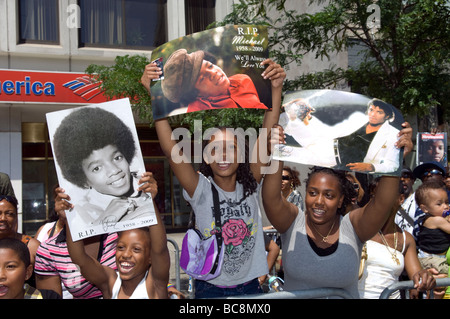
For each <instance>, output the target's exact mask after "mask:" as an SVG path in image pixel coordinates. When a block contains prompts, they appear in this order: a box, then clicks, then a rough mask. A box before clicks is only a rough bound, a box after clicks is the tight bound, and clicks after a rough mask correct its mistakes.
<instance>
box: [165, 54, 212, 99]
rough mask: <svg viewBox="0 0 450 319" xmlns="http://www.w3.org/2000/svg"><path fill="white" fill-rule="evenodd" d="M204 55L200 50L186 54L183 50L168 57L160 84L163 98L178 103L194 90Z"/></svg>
mask: <svg viewBox="0 0 450 319" xmlns="http://www.w3.org/2000/svg"><path fill="white" fill-rule="evenodd" d="M204 55H205V54H204V52H203V51H201V50H199V51H195V52H192V53H189V54H188V53H187V51H186V50H185V49H179V50H176V51H175V52H173V53H172V54H171V55H170V56H169V58H168V59H167V62H166V63H165V65H164V80H162V82H161V88H162V91H163V93H164V96H165V97H166V98H167V99H168V100H169V101H171V102H173V103H179V102H180V100H181V98H182V97H183V95H184V94H186V93H188V92H191V91H192V90H193V89H194V88H195V83H196V82H197V79H198V76H199V74H200V70H201V68H202V63H203V58H204Z"/></svg>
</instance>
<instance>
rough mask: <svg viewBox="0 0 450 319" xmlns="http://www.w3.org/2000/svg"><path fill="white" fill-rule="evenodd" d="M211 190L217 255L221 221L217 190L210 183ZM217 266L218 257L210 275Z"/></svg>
mask: <svg viewBox="0 0 450 319" xmlns="http://www.w3.org/2000/svg"><path fill="white" fill-rule="evenodd" d="M211 190H212V193H213V201H214V219H215V225H216V233H215V234H216V239H217V246H218V251H219V254H220V252H221V251H222V241H223V240H222V221H221V220H220V206H219V193H218V192H217V189H216V188H215V187H214V185H213V184H212V183H211ZM218 265H219V255H218V256H217V258H216V261H215V262H214V266H213V268H212V270H211V273H214V272H215V271H216V269H217V266H218Z"/></svg>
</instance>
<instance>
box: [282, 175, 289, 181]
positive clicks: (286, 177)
mask: <svg viewBox="0 0 450 319" xmlns="http://www.w3.org/2000/svg"><path fill="white" fill-rule="evenodd" d="M281 180H283V181H289V180H291V177H290V176H287V175H283V176H281Z"/></svg>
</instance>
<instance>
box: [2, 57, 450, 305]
mask: <svg viewBox="0 0 450 319" xmlns="http://www.w3.org/2000/svg"><path fill="white" fill-rule="evenodd" d="M188 62H189V61H187V62H186V63H188ZM197 64H198V63H197ZM262 65H264V66H265V67H266V68H265V70H264V72H263V73H262V76H263V78H265V79H269V80H270V82H271V88H272V108H271V109H270V110H269V109H268V110H266V111H265V115H264V120H263V125H262V127H263V128H265V129H267V131H271V132H272V134H270V138H269V136H266V135H263V134H261V135H260V137H259V138H260V139H262V140H264V141H267V143H268V144H269V145H273V144H279V143H281V144H282V143H284V142H285V141H284V138H285V135H284V133H283V130H282V128H281V127H280V126H279V125H278V124H277V123H278V119H279V115H280V112H281V100H282V85H283V82H284V79H285V77H286V73H285V71H284V69H283V68H282V67H281V66H280V65H279V64H277V63H275V62H274V61H272V60H271V59H267V60H265V61H263V62H262ZM195 67H196V66H195V65H192V68H195ZM197 67H199V68H200V69H199V70H198V72H197V73H198V74H199V76H204V78H205V79H206V80H208V79H209V80H211V78H209V77H212V75H207V74H204V75H202V73H201V72H202V70H203V69H202V67H201V64H198V65H197ZM192 68H191V69H192ZM161 73H162V70H161V69H160V68H159V67H158V66H157V65H156V64H155V63H151V64H149V65H147V67H146V69H145V71H144V74H143V75H142V78H141V82H142V84H143V85H144V86H145V87H146V88H147V89H148V90H149V92H150V81H151V80H152V79H156V78H158V76H159V75H160V74H161ZM194 73H195V72H194ZM195 80H196V79H193V80H192V81H195ZM206 82H207V81H205V84H204V87H203V88H206V86H207V85H215V84H217V83H216V82H217V81H216V82H214V81H212V80H211V81H209V82H210V83H208V84H206ZM230 98H231V97H230ZM402 127H403V128H402V130H400V131H399V132H398V140H397V142H396V145H395V146H396V147H397V148H399V149H400V148H403V150H404V156H406V155H407V154H409V153H410V152H411V151H412V150H413V147H414V145H413V142H412V128H411V126H410V125H409V123H407V122H405V123H403V124H402ZM155 128H156V131H157V134H158V138H159V142H160V145H161V148H162V150H163V152H164V153H165V155H166V157H167V159H168V161H169V164H170V167H171V169H172V171H173V173H174V174H175V176H176V178H177V179H178V180H179V182H180V184H181V185H182V187H183V196H184V198H185V199H186V201H187V202H188V203H189V205H190V206H191V207H192V209H193V211H194V212H195V225H196V227H197V229H198V230H199V232H200V233H201V234H203V236H205V237H209V236H211V235H212V234H214V233H215V232H217V231H221V233H222V238H223V243H224V249H225V252H224V258H223V265H222V267H221V273H220V275H219V276H217V277H215V278H213V279H211V280H195V289H194V291H195V298H216V297H219V298H220V297H227V296H236V295H242V296H244V298H245V295H248V294H260V293H264V292H263V289H262V286H263V284H264V282H266V281H267V280H269V277H270V276H271V275H270V273H271V269H272V267H273V265H274V264H275V263H276V261H277V257H278V256H279V255H281V256H282V262H281V268H282V272H281V274H282V275H280V276H281V277H282V279H283V281H284V290H287V291H296V290H306V289H315V288H339V289H341V290H342V291H344V292H345V293H346V294H347V295H349V296H351V297H352V298H355V299H359V298H379V297H380V294H381V292H382V291H383V290H384V288H386V287H388V286H390V285H392V284H393V283H395V282H397V281H398V280H401V279H402V278H403V279H404V278H409V279H410V280H412V281H413V282H414V285H415V286H414V289H413V290H411V291H410V292H409V294H408V295H407V296H405V295H402V294H401V293H400V292H399V293H396V294H393V295H392V297H393V298H424V296H425V292H426V291H430V290H433V289H435V285H436V279H435V278H438V277H443V276H445V277H446V276H448V271H449V270H448V268H449V267H448V259H450V256H449V254H447V251H448V248H449V246H450V222H449V218H450V217H449V203H448V194H449V192H450V177H449V174H448V171H447V170H446V168H444V167H442V165H441V164H440V163H435V162H427V163H424V164H421V165H419V166H417V167H415V168H414V170H410V169H408V168H404V169H403V170H402V175H401V177H399V176H392V175H380V176H379V177H377V178H375V177H374V176H373V175H372V176H371V177H373V178H372V179H371V184H370V185H365V181H361V180H358V178H357V177H356V176H355V175H354V174H350V173H348V172H345V171H342V170H338V169H333V168H325V167H312V168H311V170H310V173H309V174H308V176H307V178H306V180H305V193H304V195H302V194H301V192H300V191H299V189H298V187H299V186H300V184H301V182H300V176H299V173H298V171H296V170H295V169H293V168H291V167H288V166H286V165H285V163H283V162H282V161H272V163H265V162H263V161H262V160H261V159H260V158H259V157H257V159H256V161H250V160H249V154H250V153H254V152H253V151H254V150H251V149H249V145H247V143H243V144H242V143H239V141H238V138H237V137H236V135H234V134H232V133H230V130H228V129H227V128H217V129H215V130H214V131H213V132H212V133H213V134H212V135H211V138H210V139H209V140H208V141H207V142H206V143H204V152H203V154H204V156H203V161H202V163H201V164H200V166H199V167H198V169H197V168H196V167H194V166H193V165H192V163H191V162H190V160H189V159H188V158H187V156H186V160H182V161H179V160H177V161H174V160H173V159H172V158H171V154H178V155H181V156H183V154H182V151H183V150H182V149H180V148H179V145H178V144H176V141H175V140H173V139H172V138H171V136H172V128H171V126H170V124H169V122H168V120H167V119H160V120H157V121H156V122H155ZM259 145H260V144H259V143H256V144H255V146H254V147H258V146H259ZM205 150H207V151H205ZM216 153H220V154H221V156H219V157H220V158H219V159H217V154H216ZM256 153H257V154H258V152H256ZM205 154H206V155H205ZM241 158H243V159H244V160H238V159H241ZM267 165H274V167H275V171H271V172H270V173H267V174H263V173H262V172H264V170H263V169H262V168H263V167H264V166H267ZM1 177H2V179H1V181H2V185H0V186H1V187H2V188H1V189H2V190H4V189H6V190H7V191H8V192H7V193H6V191H5V193H3V194H0V299H45V298H52V299H53V298H56V299H58V298H64V299H66V298H80V299H91V298H105V299H107V298H108V299H109V298H112V299H133V298H134V299H153V298H169V297H170V296H171V295H172V294H175V295H177V296H179V297H180V298H183V297H185V296H184V295H183V294H182V293H181V292H179V291H177V290H176V289H174V287H173V286H172V285H171V284H170V283H169V267H170V257H169V253H168V249H167V237H166V232H165V228H164V224H163V223H162V222H161V218H160V216H159V212H158V209H157V207H156V205H155V213H156V216H157V221H158V222H157V223H156V224H155V225H152V226H149V227H145V228H138V229H131V230H126V231H122V232H119V233H109V234H104V235H99V236H94V237H89V238H86V239H83V240H78V241H73V240H72V237H71V232H70V226H69V223H68V222H67V219H66V215H67V214H70V213H71V212H72V211H71V209H72V208H73V204H71V203H70V194H67V193H65V191H64V189H62V188H60V187H56V188H55V212H57V217H55V220H54V221H52V222H51V223H49V224H46V225H44V226H43V227H42V228H41V229H40V230H39V232H38V234H36V236H35V237H34V238H31V237H30V236H27V235H23V234H20V233H18V232H17V229H18V216H17V208H18V203H17V200H16V198H15V196H14V193H13V190H12V189H11V187H4V185H9V180H8V178H7V176H6V177H5V176H4V175H2V176H1ZM415 179H420V180H421V185H420V186H419V187H418V188H417V189H416V190H414V188H413V183H414V180H415ZM211 184H213V185H214V186H215V188H216V189H217V190H218V193H219V203H220V211H221V215H222V216H221V225H222V228H221V229H217V227H216V225H215V219H214V204H213V202H214V201H213V194H212V192H211ZM139 185H141V186H140V189H139V190H140V191H142V192H145V193H148V194H150V195H151V196H152V197H154V196H155V195H156V194H157V191H158V190H157V183H156V181H155V179H154V177H153V175H152V173H150V172H147V173H144V174H143V175H142V176H141V177H140V180H139ZM365 192H366V194H364V193H365ZM364 195H366V196H364ZM264 220H268V222H269V223H270V227H273V228H274V229H275V230H276V231H277V233H278V234H280V238H277V237H276V236H265V234H264V229H267V225H264V224H265V222H264ZM264 226H266V227H264ZM434 295H435V297H439V298H446V297H447V295H446V293H445V291H436V293H435V294H434Z"/></svg>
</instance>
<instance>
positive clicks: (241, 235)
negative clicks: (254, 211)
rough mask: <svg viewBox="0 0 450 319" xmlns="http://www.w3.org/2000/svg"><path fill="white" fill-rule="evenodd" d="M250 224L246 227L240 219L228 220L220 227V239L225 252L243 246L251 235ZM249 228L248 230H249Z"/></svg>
mask: <svg viewBox="0 0 450 319" xmlns="http://www.w3.org/2000/svg"><path fill="white" fill-rule="evenodd" d="M251 227H252V224H250V225H247V224H246V223H245V222H244V220H242V219H229V220H227V222H226V223H225V225H223V227H222V237H223V242H224V244H225V246H226V247H227V252H228V253H230V252H231V251H232V250H233V248H234V247H236V246H239V245H243V244H245V243H246V242H247V241H248V239H249V237H250V235H251ZM249 228H250V229H249Z"/></svg>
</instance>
